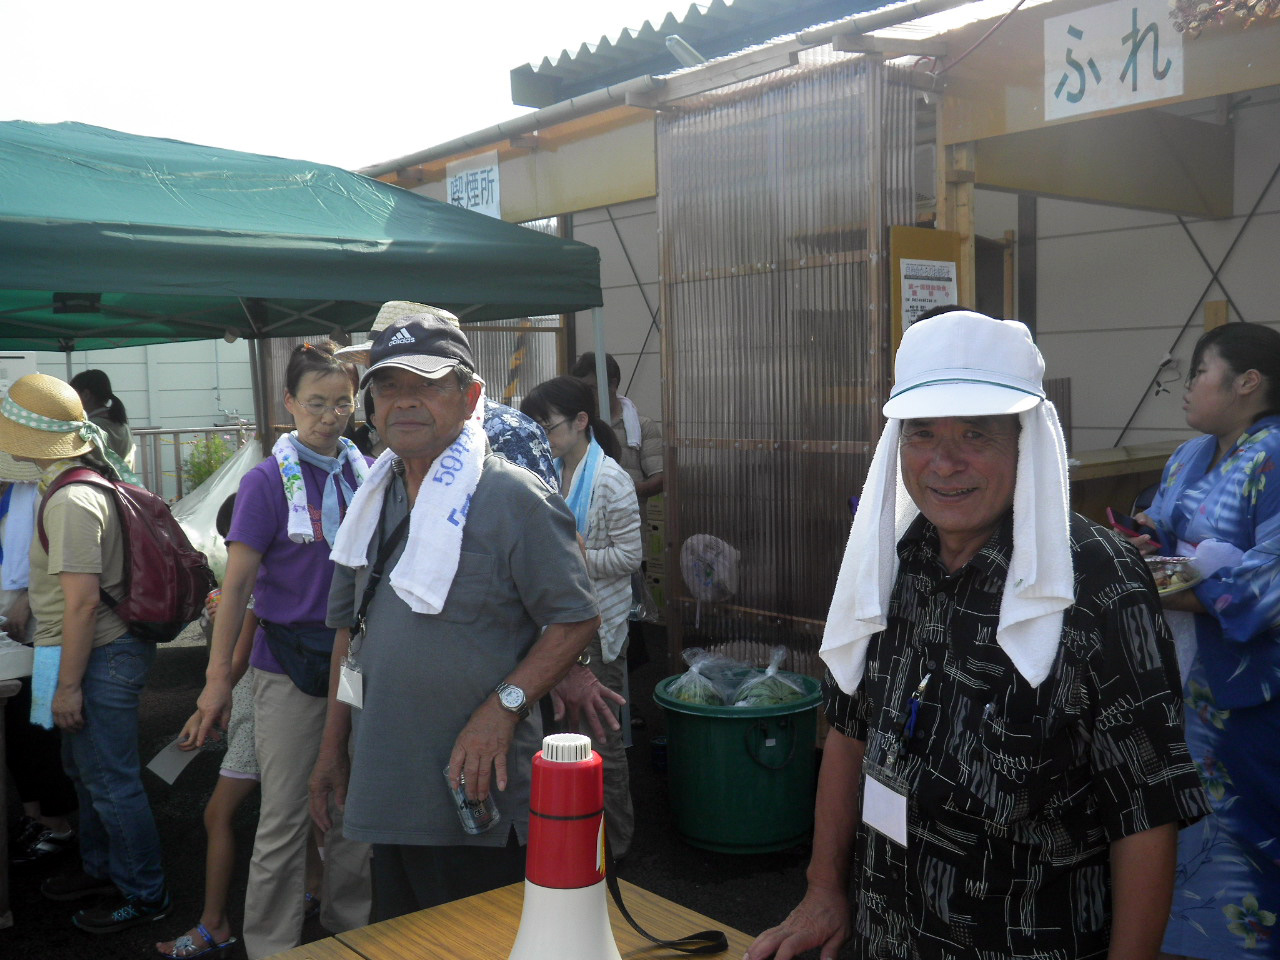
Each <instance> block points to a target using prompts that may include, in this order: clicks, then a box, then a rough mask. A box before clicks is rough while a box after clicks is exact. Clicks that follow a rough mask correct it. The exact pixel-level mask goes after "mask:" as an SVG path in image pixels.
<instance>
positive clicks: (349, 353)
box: [334, 300, 462, 367]
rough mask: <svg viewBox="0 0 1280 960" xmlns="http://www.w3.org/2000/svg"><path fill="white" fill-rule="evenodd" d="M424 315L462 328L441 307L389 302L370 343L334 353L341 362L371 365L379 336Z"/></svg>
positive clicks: (455, 318)
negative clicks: (405, 319)
mask: <svg viewBox="0 0 1280 960" xmlns="http://www.w3.org/2000/svg"><path fill="white" fill-rule="evenodd" d="M423 314H426V315H427V316H431V317H438V318H439V319H441V320H443V321H445V322H446V323H450V324H452V325H453V326H455V327H461V326H462V324H461V323H459V322H458V318H457V317H455V316H454V315H453V314H452V313H450V312H449V311H448V310H441V309H440V308H439V307H431V306H428V305H427V304H425V303H414V302H413V301H412V300H388V301H387V302H386V303H384V304H383V305H382V307H381V308H380V309H379V310H378V316H377V318H376V319H375V320H374V321H373V326H372V327H370V328H369V342H368V343H356V344H352V345H351V346H349V347H341V348H340V349H338V350H336V351H334V356H335V357H337V358H338V359H339V360H347V361H349V362H351V363H358V364H360V365H361V366H363V367H367V366H368V365H369V351H370V349H371V348H372V347H373V342H374V341H375V340H377V338H378V337H377V335H378V334H379V333H381V332H382V331H383V330H385V329H387V327H389V326H391V324H393V323H395V322H396V321H397V320H403V319H404V318H405V317H420V316H422V315H423Z"/></svg>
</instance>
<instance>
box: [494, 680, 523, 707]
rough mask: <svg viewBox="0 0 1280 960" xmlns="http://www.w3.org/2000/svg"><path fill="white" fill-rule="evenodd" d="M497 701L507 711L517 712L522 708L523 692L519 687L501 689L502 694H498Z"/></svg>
mask: <svg viewBox="0 0 1280 960" xmlns="http://www.w3.org/2000/svg"><path fill="white" fill-rule="evenodd" d="M498 699H499V700H500V701H501V702H502V705H503V706H504V707H506V708H507V709H508V710H519V709H520V708H521V707H522V706H524V691H523V690H521V689H520V688H519V687H512V686H507V687H503V688H502V692H501V693H499V694H498Z"/></svg>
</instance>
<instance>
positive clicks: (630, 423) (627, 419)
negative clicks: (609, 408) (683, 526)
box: [618, 396, 641, 450]
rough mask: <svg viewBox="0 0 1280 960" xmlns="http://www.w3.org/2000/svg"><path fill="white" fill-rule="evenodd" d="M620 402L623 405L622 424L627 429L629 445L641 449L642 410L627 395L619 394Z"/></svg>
mask: <svg viewBox="0 0 1280 960" xmlns="http://www.w3.org/2000/svg"><path fill="white" fill-rule="evenodd" d="M618 404H619V405H620V406H621V407H622V426H623V428H624V429H625V430H626V431H627V446H628V447H634V448H635V449H636V450H639V449H640V444H641V436H640V411H639V410H637V409H636V405H635V404H634V403H632V402H631V401H630V400H628V399H627V398H626V397H623V396H619V397H618Z"/></svg>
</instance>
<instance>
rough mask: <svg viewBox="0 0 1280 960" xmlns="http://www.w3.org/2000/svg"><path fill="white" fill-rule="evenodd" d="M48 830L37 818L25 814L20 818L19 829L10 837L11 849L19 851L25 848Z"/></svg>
mask: <svg viewBox="0 0 1280 960" xmlns="http://www.w3.org/2000/svg"><path fill="white" fill-rule="evenodd" d="M47 829H48V828H47V827H46V826H45V825H44V824H43V823H41V822H40V821H39V820H37V819H36V818H35V817H28V816H27V815H26V814H25V813H24V814H23V815H22V816H20V817H19V818H18V829H16V830H15V831H13V833H12V834H11V835H10V837H9V849H10V850H17V849H18V848H20V847H25V846H26V845H27V844H28V843H30V842H31V841H32V840H34V839H35V838H36V837H38V836H40V834H41V832H42V831H44V830H47Z"/></svg>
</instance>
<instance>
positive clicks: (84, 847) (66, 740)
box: [62, 634, 165, 900]
mask: <svg viewBox="0 0 1280 960" xmlns="http://www.w3.org/2000/svg"><path fill="white" fill-rule="evenodd" d="M155 658H156V647H155V644H153V643H144V642H143V641H141V640H135V639H134V638H133V637H131V636H129V635H128V634H126V635H125V636H123V637H121V638H119V639H118V640H115V641H113V642H111V643H108V644H105V645H103V646H101V647H95V648H94V649H93V652H92V653H90V654H89V662H88V664H87V665H86V666H85V671H84V680H83V681H82V683H81V686H82V689H83V691H84V727H83V728H82V729H81V730H79V731H78V732H76V733H68V732H67V731H66V730H64V731H62V765H63V767H64V768H65V769H66V771H67V776H68V777H70V778H71V782H72V783H74V784H75V788H76V794H77V796H78V797H79V799H80V859H81V861H82V862H83V864H84V870H85V873H88V874H90V875H91V876H95V877H104V878H110V880H111V882H112V883H114V884H115V885H116V886H117V887H119V888H120V892H121V893H123V894H124V895H125V896H131V897H140V898H141V899H143V900H159V899H160V898H162V897H163V896H164V891H165V886H164V864H163V859H162V854H161V850H160V834H159V833H158V832H157V831H156V822H155V819H154V818H153V817H152V816H151V804H150V803H149V802H148V800H147V793H146V791H145V790H144V789H143V786H142V769H141V765H140V763H139V758H138V698H139V696H140V695H141V693H142V688H143V686H144V685H145V684H146V682H147V674H148V673H149V672H150V671H151V664H152V663H153V662H154V661H155Z"/></svg>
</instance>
